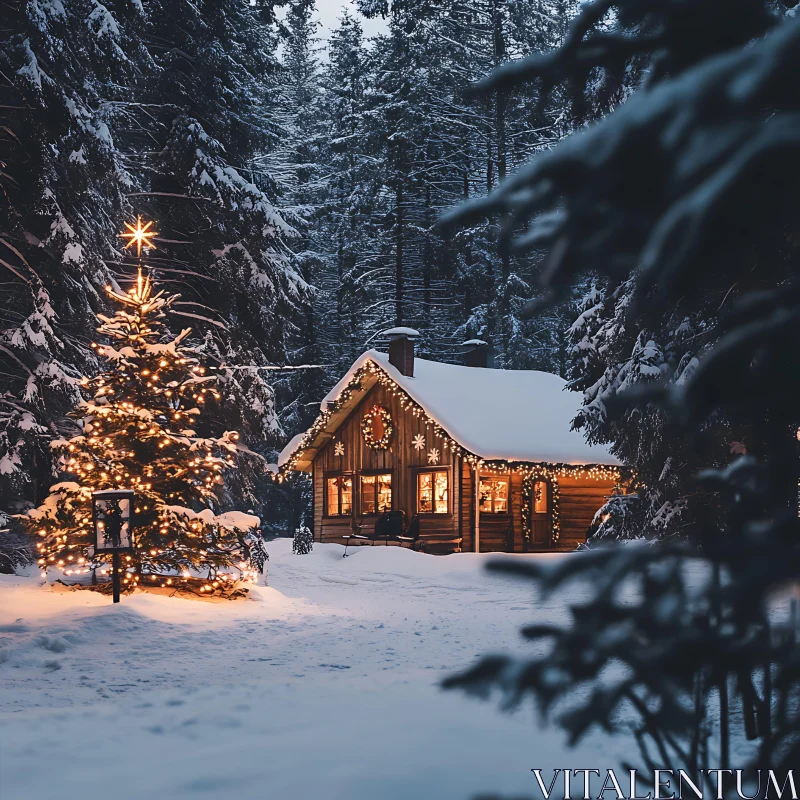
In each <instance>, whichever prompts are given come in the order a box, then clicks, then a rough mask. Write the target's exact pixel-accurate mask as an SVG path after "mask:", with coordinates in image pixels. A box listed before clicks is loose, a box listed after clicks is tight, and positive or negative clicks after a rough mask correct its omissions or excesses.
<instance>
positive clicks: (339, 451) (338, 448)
mask: <svg viewBox="0 0 800 800" xmlns="http://www.w3.org/2000/svg"><path fill="white" fill-rule="evenodd" d="M333 454H334V455H335V456H343V455H344V442H336V444H335V445H334V446H333Z"/></svg>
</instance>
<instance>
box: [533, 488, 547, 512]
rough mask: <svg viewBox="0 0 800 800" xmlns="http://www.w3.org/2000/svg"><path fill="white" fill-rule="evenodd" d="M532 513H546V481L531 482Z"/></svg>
mask: <svg viewBox="0 0 800 800" xmlns="http://www.w3.org/2000/svg"><path fill="white" fill-rule="evenodd" d="M533 513H534V514H546V513H547V481H534V484H533Z"/></svg>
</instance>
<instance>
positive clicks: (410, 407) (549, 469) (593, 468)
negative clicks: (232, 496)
mask: <svg viewBox="0 0 800 800" xmlns="http://www.w3.org/2000/svg"><path fill="white" fill-rule="evenodd" d="M367 378H369V379H373V378H374V379H375V380H376V381H377V382H378V383H379V384H380V385H381V386H382V387H383V388H384V389H385V390H386V391H387V392H388V393H389V394H391V395H392V396H393V397H396V398H397V400H398V402H399V404H400V408H401V409H402V410H403V411H409V412H410V413H411V414H413V415H414V416H415V417H418V418H420V419H421V420H422V421H423V422H424V423H425V425H426V426H427V427H428V428H431V429H432V432H433V434H434V435H435V436H437V437H438V438H440V439H441V440H442V446H443V448H444V449H445V450H450V451H451V452H452V453H453V454H454V455H456V456H459V457H461V458H463V459H464V460H465V461H467V462H468V463H469V464H470V465H471V466H472V467H473V468H476V467H477V468H478V469H479V470H480V471H482V472H499V473H502V472H512V471H513V472H517V473H519V474H521V475H522V477H523V493H522V494H523V514H522V518H523V536H524V539H525V542H526V543H527V544H530V542H531V538H532V518H531V513H532V511H531V498H532V497H533V484H534V482H535V481H536V480H537V479H539V480H546V481H548V483H549V484H550V486H551V496H550V522H551V539H552V541H553V543H556V542H557V541H558V540H559V537H560V534H561V525H560V512H559V494H560V490H559V478H567V477H569V478H581V479H588V480H596V481H613V482H614V483H618V482H619V481H620V478H621V474H622V473H621V470H620V469H619V467H615V466H611V465H606V464H580V465H575V464H555V463H547V462H540V463H530V462H516V461H513V462H512V461H503V460H499V459H491V460H484V459H483V458H481V457H480V456H479V455H477V454H476V453H472V452H470V451H469V450H467V449H466V448H464V447H463V446H462V445H461V444H460V443H459V442H458V441H456V440H455V439H454V438H453V437H452V436H451V435H450V434H449V433H448V432H447V431H446V430H445V429H444V428H443V427H442V426H441V425H440V424H439V422H438V421H437V420H435V419H434V418H433V417H432V416H431V415H430V414H428V412H427V411H426V410H425V409H424V408H423V407H422V406H421V405H420V404H419V403H417V401H416V400H414V399H413V398H412V397H411V396H410V395H409V394H408V393H407V392H406V391H405V389H403V387H402V386H400V385H399V384H398V383H397V382H396V381H395V380H394V379H393V378H392V377H391V376H390V375H389V374H388V373H387V372H385V371H384V370H383V368H382V367H381V366H380V365H379V364H378V363H376V362H375V361H372V360H369V361H367V362H366V363H365V364H363V365H362V366H361V367H359V368H358V369H357V370H356V371H355V372H354V373H353V375H352V377H351V379H350V380H349V381H348V382H347V384H346V385H345V386H344V388H343V389H342V390H341V392H340V393H339V395H338V397H337V398H336V399H335V400H334V401H333V402H329V403H328V405H327V408H326V409H324V410H323V411H322V412H321V413H320V414H319V416H318V417H317V418H316V419H315V420H314V422H313V423H312V425H311V427H310V428H309V429H308V430H307V431H306V432H305V434H304V435H303V436H302V438H301V439H300V440H299V441H298V444H297V446H296V448H295V450H294V452H293V453H292V454H291V455H290V456H289V458H288V460H287V461H286V462H285V463H284V465H283V466H282V467H281V469H280V470H279V472H278V475H277V479H278V480H279V481H280V480H283V476H284V474H285V473H286V472H290V471H292V470H294V469H295V468H296V466H297V462H298V461H299V459H300V456H301V455H302V453H303V451H305V450H306V449H308V448H309V447H311V446H312V445H313V444H314V441H315V440H316V438H317V437H318V436H319V435H320V434H321V433H323V432H324V431H325V430H326V428H327V427H328V425H329V423H330V421H331V418H332V417H333V416H334V414H336V413H337V412H338V411H340V410H342V409H343V408H344V407H346V406H347V405H348V404H349V402H350V400H351V399H352V398H353V397H354V396H355V395H356V394H357V393H359V392H363V391H365V388H364V381H365V379H367ZM376 408H379V406H376ZM364 419H365V420H366V417H365V418H364ZM362 432H363V425H362Z"/></svg>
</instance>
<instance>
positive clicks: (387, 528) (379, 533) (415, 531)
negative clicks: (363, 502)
mask: <svg viewBox="0 0 800 800" xmlns="http://www.w3.org/2000/svg"><path fill="white" fill-rule="evenodd" d="M370 527H372V531H370V530H369V528H370ZM342 538H343V539H344V540H345V546H344V553H343V554H342V558H346V557H347V548H348V547H349V546H350V542H351V541H352V540H353V539H356V540H360V541H367V542H372V544H373V546H374V545H375V542H376V541H380V540H383V542H384V543H385V544H386V545H387V546H388V544H389V542H390V541H393V542H397V543H398V544H399V545H400V546H401V547H402V546H403V545H404V544H408V545H409V546H410V547H411V549H412V550H416V549H417V542H418V541H419V517H417V516H415V517H413V518H412V519H411V522H409V524H408V528H406V527H405V514H404V513H403V512H402V511H387V512H386V513H384V514H381V515H380V516H379V517H377V518H376V519H375V522H374V524H372V526H371V525H370V523H369V522H367V523H365V522H355V521H354V522H353V528H352V531H351V533H350V534H349V535H347V536H343V537H342Z"/></svg>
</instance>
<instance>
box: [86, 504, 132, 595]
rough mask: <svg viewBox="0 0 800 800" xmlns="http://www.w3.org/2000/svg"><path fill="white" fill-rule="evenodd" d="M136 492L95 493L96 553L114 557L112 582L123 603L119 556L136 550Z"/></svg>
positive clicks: (115, 593) (93, 518)
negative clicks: (134, 542) (134, 527)
mask: <svg viewBox="0 0 800 800" xmlns="http://www.w3.org/2000/svg"><path fill="white" fill-rule="evenodd" d="M135 496H136V493H135V492H134V491H133V490H132V489H105V490H103V491H99V492H92V522H93V524H94V551H95V553H111V556H112V572H111V580H112V584H113V588H114V602H115V603H118V602H119V593H120V563H119V554H120V553H122V552H126V551H131V550H133V500H134V497H135Z"/></svg>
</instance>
